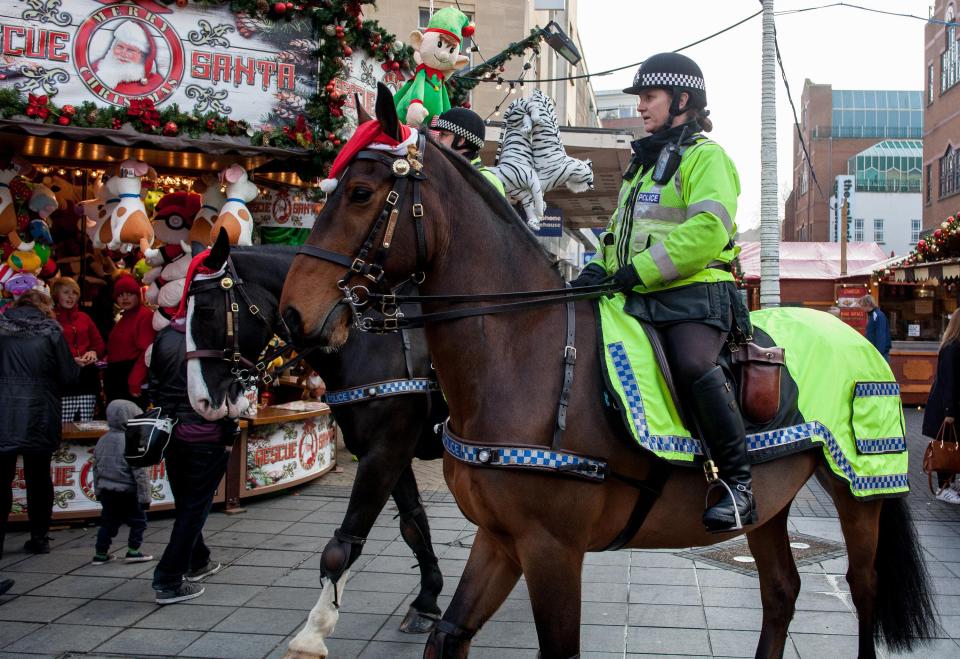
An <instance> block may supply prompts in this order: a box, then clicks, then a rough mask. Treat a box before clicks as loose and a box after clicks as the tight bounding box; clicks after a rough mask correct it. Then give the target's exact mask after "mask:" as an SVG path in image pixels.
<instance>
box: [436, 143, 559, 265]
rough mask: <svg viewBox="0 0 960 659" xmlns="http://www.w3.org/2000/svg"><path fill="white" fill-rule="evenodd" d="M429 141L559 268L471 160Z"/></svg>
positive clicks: (499, 215) (500, 216) (497, 212)
mask: <svg viewBox="0 0 960 659" xmlns="http://www.w3.org/2000/svg"><path fill="white" fill-rule="evenodd" d="M427 141H428V142H429V143H431V144H433V145H434V146H435V147H437V149H438V150H439V151H440V153H442V154H443V156H444V158H446V159H447V162H449V163H450V164H451V165H453V168H454V169H456V170H457V173H458V174H459V175H460V177H461V178H463V180H465V181H466V182H467V183H469V184H470V187H472V188H473V189H474V191H475V192H476V193H477V194H479V195H480V197H481V198H482V199H483V201H484V202H486V204H487V206H489V207H490V210H492V211H493V214H494V215H495V216H496V217H497V218H498V219H500V220H501V221H503V222H504V223H506V224H507V225H509V226H512V227H513V228H515V229H516V230H518V231H519V233H521V234H522V235H523V240H525V241H526V242H527V243H528V244H529V245H530V246H531V247H533V248H535V249H536V251H537V252H539V253H540V254H542V255H543V258H544V259H546V260H547V262H548V263H549V264H550V267H551V268H553V269H554V270H556V269H558V266H559V264H560V261H559V260H558V259H556V258H555V257H554V256H553V254H551V253H550V252H548V251H547V249H546V248H545V247H544V246H543V245H542V244H541V243H540V241H539V240H537V237H536V236H534V235H533V233H532V232H531V231H530V229H528V228H527V225H526V223H525V222H524V221H523V219H522V218H521V217H520V216H519V215H517V212H516V211H515V210H514V209H513V206H511V205H510V202H508V201H507V199H506V197H504V196H503V195H501V194H500V193H499V192H497V190H496V188H494V187H493V186H492V185H490V182H489V181H487V179H485V178H484V177H483V174H481V173H480V172H479V171H478V170H477V168H476V167H474V166H473V165H472V164H471V163H470V161H469V160H467V159H466V158H464V157H463V156H461V155H460V154H459V153H457V152H456V151H454V150H453V149H448V148H447V147H445V146H443V145H442V144H439V143H437V142H436V141H434V140H433V139H432V138H430V137H428V138H427Z"/></svg>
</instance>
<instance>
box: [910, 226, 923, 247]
mask: <svg viewBox="0 0 960 659" xmlns="http://www.w3.org/2000/svg"><path fill="white" fill-rule="evenodd" d="M921 226H922V223H921V222H920V220H910V244H911V245H916V244H917V243H918V242H919V241H920V230H921Z"/></svg>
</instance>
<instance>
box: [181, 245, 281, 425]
mask: <svg viewBox="0 0 960 659" xmlns="http://www.w3.org/2000/svg"><path fill="white" fill-rule="evenodd" d="M201 250H202V247H201V246H200V245H197V246H195V247H194V253H196V254H198V256H196V257H194V262H193V263H192V264H191V268H190V273H189V274H188V277H189V279H188V281H187V289H186V290H185V292H184V296H185V306H186V344H187V393H188V395H189V397H190V404H191V405H192V406H193V409H194V410H196V411H197V413H198V414H200V415H201V416H202V417H203V418H205V419H208V420H210V421H215V420H216V419H221V418H223V417H224V416H227V415H229V416H230V417H231V418H236V417H238V416H241V415H242V414H243V413H244V412H246V411H247V408H248V407H249V406H250V403H249V401H248V400H247V398H246V397H245V395H244V393H245V391H244V389H245V386H244V382H243V380H244V375H246V374H250V372H251V371H255V370H256V369H255V368H254V367H253V366H252V363H253V362H255V361H256V360H257V357H258V356H259V355H260V353H261V351H262V350H263V348H264V346H266V345H267V342H268V341H269V340H270V339H271V338H272V336H273V330H272V329H271V323H269V322H266V321H265V320H264V319H266V318H271V319H272V318H276V314H277V309H276V298H274V297H273V296H272V295H269V294H267V293H266V291H264V290H263V289H262V288H260V287H259V286H257V285H255V284H253V283H251V282H248V281H244V282H240V281H239V277H238V276H237V273H236V272H235V271H234V270H233V268H232V265H231V262H230V261H229V260H228V259H229V256H230V242H229V240H228V239H227V235H226V233H225V232H222V231H221V232H220V234H219V236H218V237H217V240H216V242H215V243H214V245H213V247H212V248H211V249H210V251H209V252H207V253H204V254H200V252H201ZM233 305H236V306H233ZM252 306H255V307H256V309H255V310H256V313H254V310H252V309H251V307H252ZM234 309H236V310H235V311H234ZM236 354H239V355H241V356H242V359H241V360H235V359H234V356H235V355H236ZM245 372H246V373H245ZM254 374H255V373H254Z"/></svg>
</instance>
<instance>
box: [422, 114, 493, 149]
mask: <svg viewBox="0 0 960 659" xmlns="http://www.w3.org/2000/svg"><path fill="white" fill-rule="evenodd" d="M433 128H434V130H445V131H447V132H450V133H453V134H454V135H459V136H460V137H462V138H463V139H465V140H466V141H468V142H470V144H472V145H473V146H475V147H477V148H478V149H482V148H483V140H481V139H480V138H479V137H477V136H476V135H474V134H473V133H471V132H470V131H468V130H467V129H466V128H464V127H463V126H458V125H457V124H455V123H453V122H452V121H448V120H446V119H441V118H440V117H437V119H436V121H434V122H433Z"/></svg>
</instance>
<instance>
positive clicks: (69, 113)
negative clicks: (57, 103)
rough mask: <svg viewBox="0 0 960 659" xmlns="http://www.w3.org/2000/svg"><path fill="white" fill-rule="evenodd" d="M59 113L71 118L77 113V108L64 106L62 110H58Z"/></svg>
mask: <svg viewBox="0 0 960 659" xmlns="http://www.w3.org/2000/svg"><path fill="white" fill-rule="evenodd" d="M60 111H61V112H63V113H64V114H65V115H67V116H68V117H72V116H73V115H75V114H76V113H77V108H75V107H73V106H72V105H64V106H63V107H62V108H60Z"/></svg>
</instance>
